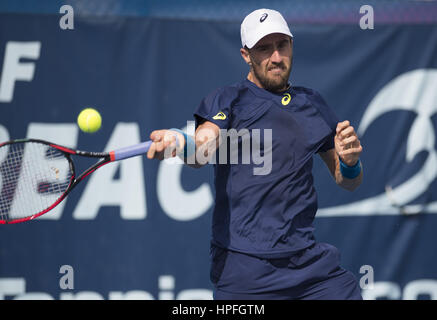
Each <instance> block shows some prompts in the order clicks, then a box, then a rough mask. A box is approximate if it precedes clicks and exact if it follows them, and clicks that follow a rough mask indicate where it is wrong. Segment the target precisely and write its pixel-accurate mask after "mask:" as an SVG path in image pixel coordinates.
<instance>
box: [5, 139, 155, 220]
mask: <svg viewBox="0 0 437 320" xmlns="http://www.w3.org/2000/svg"><path fill="white" fill-rule="evenodd" d="M151 144H152V141H147V142H143V143H140V144H136V145H133V146H129V147H125V148H121V149H118V150H114V151H110V152H87V151H79V150H74V149H70V148H67V147H63V146H60V145H57V144H54V143H51V142H47V141H44V140H38V139H20V140H13V141H8V142H4V143H1V144H0V224H9V223H18V222H24V221H28V220H32V219H35V218H36V217H39V216H41V215H42V214H44V213H47V212H49V211H50V210H52V209H53V208H55V207H56V206H57V205H58V204H59V203H61V201H62V200H64V199H65V197H66V196H67V195H68V194H69V193H70V192H71V190H73V189H74V188H75V187H76V186H77V185H78V184H79V183H80V182H81V181H82V180H83V179H85V178H86V177H87V176H89V175H90V174H91V173H93V172H94V171H96V170H97V169H98V168H100V167H102V166H104V165H105V164H108V163H110V162H114V161H119V160H123V159H127V158H131V157H135V156H138V155H142V154H145V153H147V151H148V150H149V148H150V145H151ZM71 156H80V157H88V158H97V159H99V160H98V161H97V162H96V163H95V164H94V165H92V166H91V167H89V168H88V169H86V170H85V171H84V172H83V173H82V174H80V175H79V176H77V177H76V173H75V167H74V162H73V159H72V157H71Z"/></svg>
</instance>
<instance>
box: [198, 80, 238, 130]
mask: <svg viewBox="0 0 437 320" xmlns="http://www.w3.org/2000/svg"><path fill="white" fill-rule="evenodd" d="M237 98H238V90H237V88H233V87H225V88H220V89H217V90H215V91H214V92H212V93H210V94H209V95H208V96H206V97H205V98H204V99H203V100H202V101H201V102H200V104H199V106H198V107H197V109H196V110H195V112H194V118H195V120H196V128H197V127H198V126H199V125H200V124H201V123H202V122H204V121H210V122H212V123H214V124H216V125H217V126H218V127H219V128H220V129H228V128H229V125H230V122H231V111H232V105H233V104H234V102H235V100H236V99H237Z"/></svg>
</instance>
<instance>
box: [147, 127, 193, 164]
mask: <svg viewBox="0 0 437 320" xmlns="http://www.w3.org/2000/svg"><path fill="white" fill-rule="evenodd" d="M176 138H177V139H178V143H176ZM150 140H152V141H153V142H152V144H151V145H150V148H149V151H148V152H147V158H149V159H158V160H163V159H167V158H172V157H175V156H176V154H177V152H179V151H180V150H183V149H184V143H185V139H184V136H183V135H182V134H180V133H179V132H176V131H172V130H165V129H164V130H155V131H153V132H152V133H151V134H150Z"/></svg>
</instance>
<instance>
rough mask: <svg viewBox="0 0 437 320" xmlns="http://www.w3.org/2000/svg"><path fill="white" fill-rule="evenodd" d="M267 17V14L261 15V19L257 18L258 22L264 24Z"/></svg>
mask: <svg viewBox="0 0 437 320" xmlns="http://www.w3.org/2000/svg"><path fill="white" fill-rule="evenodd" d="M268 16H269V14H268V13H263V15H262V16H261V18H259V22H264V20H266V19H267V17H268Z"/></svg>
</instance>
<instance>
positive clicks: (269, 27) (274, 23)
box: [241, 9, 293, 49]
mask: <svg viewBox="0 0 437 320" xmlns="http://www.w3.org/2000/svg"><path fill="white" fill-rule="evenodd" d="M271 33H283V34H286V35H287V36H290V37H292V38H293V35H292V34H291V32H290V29H289V28H288V24H287V22H286V21H285V19H284V17H283V16H282V15H281V14H280V13H279V12H278V11H276V10H271V9H258V10H255V11H253V12H251V13H250V14H248V15H247V16H246V18H244V20H243V22H242V23H241V44H242V46H243V47H244V46H247V47H248V48H249V49H251V48H252V47H253V46H254V45H255V44H256V43H257V42H258V41H259V40H261V39H262V38H264V37H265V36H267V35H269V34H271Z"/></svg>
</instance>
